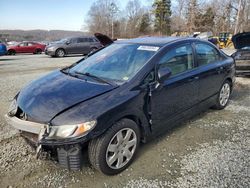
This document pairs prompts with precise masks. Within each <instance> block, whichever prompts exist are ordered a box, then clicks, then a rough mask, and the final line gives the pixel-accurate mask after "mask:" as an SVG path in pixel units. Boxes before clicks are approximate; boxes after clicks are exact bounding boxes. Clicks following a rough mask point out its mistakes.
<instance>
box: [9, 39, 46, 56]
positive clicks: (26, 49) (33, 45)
mask: <svg viewBox="0 0 250 188" xmlns="http://www.w3.org/2000/svg"><path fill="white" fill-rule="evenodd" d="M45 47H46V45H44V44H40V43H37V42H21V43H19V44H18V45H15V46H8V55H15V54H16V53H33V54H41V53H42V52H44V49H45Z"/></svg>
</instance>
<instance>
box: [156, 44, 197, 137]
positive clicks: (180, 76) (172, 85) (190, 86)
mask: <svg viewBox="0 0 250 188" xmlns="http://www.w3.org/2000/svg"><path fill="white" fill-rule="evenodd" d="M158 66H159V69H161V68H165V67H168V68H169V69H170V70H171V71H172V75H171V76H170V77H169V78H168V79H166V80H165V81H164V83H163V84H160V85H159V86H158V88H156V89H154V90H153V91H152V97H151V99H152V100H151V111H152V129H153V131H155V132H156V134H157V132H159V131H162V130H163V129H168V128H170V127H171V125H170V124H168V121H169V120H171V119H172V118H174V117H176V116H178V114H181V113H182V112H184V111H186V110H188V109H190V108H191V107H193V106H194V105H196V104H197V103H198V79H199V77H198V75H197V73H196V70H195V64H194V55H193V49H192V45H191V44H189V43H187V44H183V45H180V46H178V47H174V48H172V49H171V50H169V51H167V52H166V53H165V55H163V57H162V58H161V60H160V61H159V62H158Z"/></svg>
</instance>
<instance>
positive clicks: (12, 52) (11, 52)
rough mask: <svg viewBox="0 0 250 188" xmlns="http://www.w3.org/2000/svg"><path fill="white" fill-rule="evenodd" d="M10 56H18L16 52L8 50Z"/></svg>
mask: <svg viewBox="0 0 250 188" xmlns="http://www.w3.org/2000/svg"><path fill="white" fill-rule="evenodd" d="M8 55H16V51H15V50H8Z"/></svg>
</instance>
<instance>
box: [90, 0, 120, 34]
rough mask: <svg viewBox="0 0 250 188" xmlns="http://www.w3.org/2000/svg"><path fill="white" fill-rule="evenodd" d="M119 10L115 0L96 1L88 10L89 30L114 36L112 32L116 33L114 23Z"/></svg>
mask: <svg viewBox="0 0 250 188" xmlns="http://www.w3.org/2000/svg"><path fill="white" fill-rule="evenodd" d="M117 12H118V7H117V5H116V4H115V1H114V0H97V1H96V2H94V3H93V4H92V6H91V7H90V10H89V12H88V19H87V23H88V27H89V31H90V32H92V33H94V32H101V33H104V34H106V35H109V36H112V33H114V31H113V29H114V27H113V23H114V19H115V16H116V13H117Z"/></svg>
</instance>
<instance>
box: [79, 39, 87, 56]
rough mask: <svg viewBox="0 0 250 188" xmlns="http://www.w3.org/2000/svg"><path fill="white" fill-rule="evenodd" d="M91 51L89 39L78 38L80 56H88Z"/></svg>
mask: <svg viewBox="0 0 250 188" xmlns="http://www.w3.org/2000/svg"><path fill="white" fill-rule="evenodd" d="M89 51H90V42H89V40H88V38H78V40H77V52H78V53H79V54H88V53H89Z"/></svg>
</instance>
